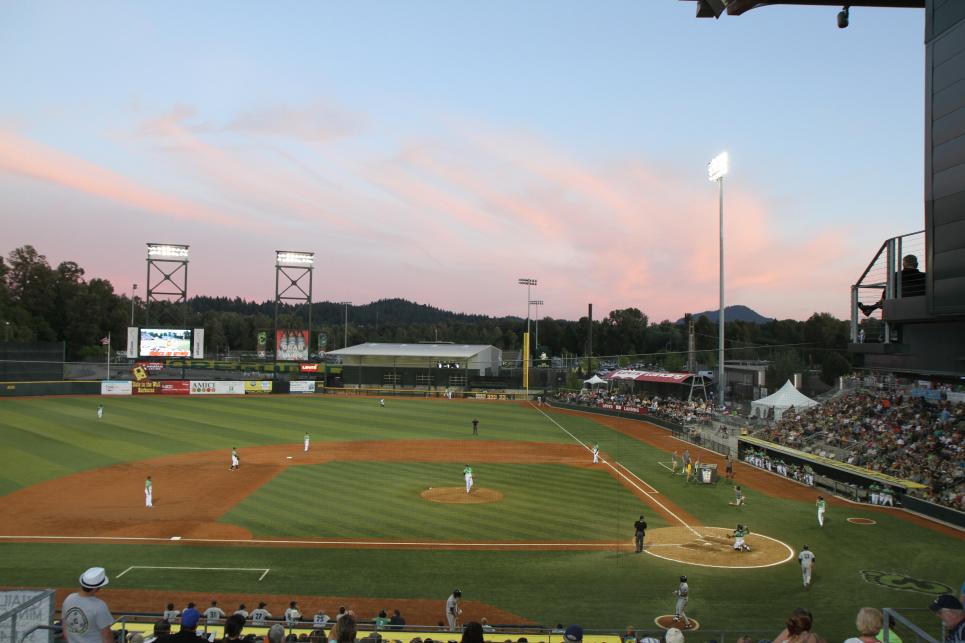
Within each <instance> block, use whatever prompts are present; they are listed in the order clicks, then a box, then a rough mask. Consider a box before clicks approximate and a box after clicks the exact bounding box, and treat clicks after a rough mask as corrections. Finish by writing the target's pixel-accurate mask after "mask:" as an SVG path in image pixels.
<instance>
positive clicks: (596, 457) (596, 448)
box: [593, 442, 600, 464]
mask: <svg viewBox="0 0 965 643" xmlns="http://www.w3.org/2000/svg"><path fill="white" fill-rule="evenodd" d="M599 463H600V445H599V444H597V443H595V442H594V443H593V464H599Z"/></svg>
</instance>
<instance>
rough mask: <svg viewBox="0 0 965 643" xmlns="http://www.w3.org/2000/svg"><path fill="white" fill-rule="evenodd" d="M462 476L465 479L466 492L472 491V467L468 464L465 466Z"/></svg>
mask: <svg viewBox="0 0 965 643" xmlns="http://www.w3.org/2000/svg"><path fill="white" fill-rule="evenodd" d="M462 477H463V478H465V479H466V493H469V492H470V491H472V467H470V466H469V465H468V464H467V465H466V468H465V469H463V470H462Z"/></svg>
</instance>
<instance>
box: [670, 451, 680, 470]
mask: <svg viewBox="0 0 965 643" xmlns="http://www.w3.org/2000/svg"><path fill="white" fill-rule="evenodd" d="M679 460H680V458H678V457H677V450H676V449H674V452H673V455H672V456H670V475H672V476H675V475H677V463H678V462H679Z"/></svg>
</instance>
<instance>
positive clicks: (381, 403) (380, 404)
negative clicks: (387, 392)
mask: <svg viewBox="0 0 965 643" xmlns="http://www.w3.org/2000/svg"><path fill="white" fill-rule="evenodd" d="M379 406H385V399H384V398H383V399H381V400H379Z"/></svg>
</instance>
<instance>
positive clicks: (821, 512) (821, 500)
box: [814, 496, 827, 527]
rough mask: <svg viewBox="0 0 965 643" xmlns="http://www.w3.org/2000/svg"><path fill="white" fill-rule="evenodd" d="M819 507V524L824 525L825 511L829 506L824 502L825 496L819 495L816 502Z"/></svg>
mask: <svg viewBox="0 0 965 643" xmlns="http://www.w3.org/2000/svg"><path fill="white" fill-rule="evenodd" d="M814 504H815V506H817V508H818V526H820V527H823V526H824V511H825V509H826V508H827V504H826V503H825V502H824V496H818V500H817V502H815V503H814Z"/></svg>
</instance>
